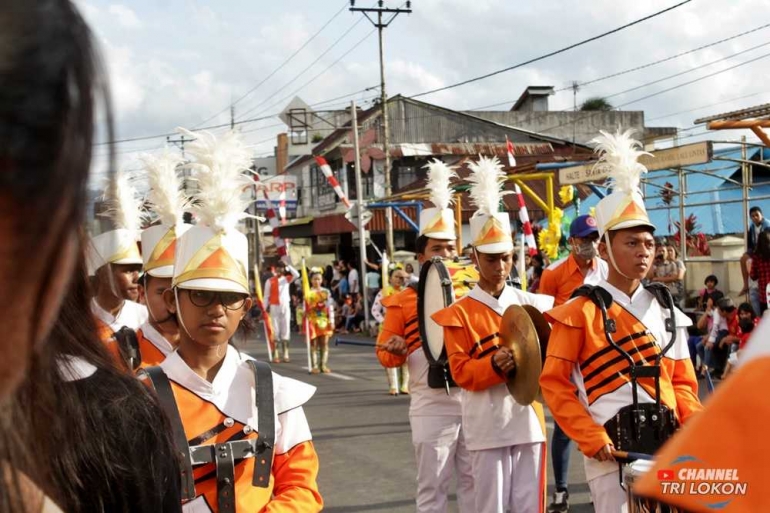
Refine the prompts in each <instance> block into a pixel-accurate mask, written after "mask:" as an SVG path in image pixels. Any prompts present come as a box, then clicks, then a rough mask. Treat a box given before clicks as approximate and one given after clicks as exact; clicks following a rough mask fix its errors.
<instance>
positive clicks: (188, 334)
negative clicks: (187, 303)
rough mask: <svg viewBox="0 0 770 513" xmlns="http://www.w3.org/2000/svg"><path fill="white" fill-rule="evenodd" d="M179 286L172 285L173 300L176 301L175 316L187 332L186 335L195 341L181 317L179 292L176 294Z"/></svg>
mask: <svg viewBox="0 0 770 513" xmlns="http://www.w3.org/2000/svg"><path fill="white" fill-rule="evenodd" d="M178 291H179V288H178V287H174V301H175V302H176V318H177V319H178V320H179V325H180V326H181V327H182V329H183V330H184V332H185V333H187V336H188V337H190V340H192V341H193V342H195V338H194V337H193V336H192V335H190V331H189V330H188V329H187V326H185V324H184V319H182V308H181V307H180V306H179V294H178Z"/></svg>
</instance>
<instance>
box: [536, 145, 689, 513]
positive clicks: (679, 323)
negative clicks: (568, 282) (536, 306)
mask: <svg viewBox="0 0 770 513" xmlns="http://www.w3.org/2000/svg"><path fill="white" fill-rule="evenodd" d="M602 133H603V137H599V138H597V139H595V140H594V141H595V142H597V143H598V146H597V148H598V150H600V151H602V152H603V155H602V157H601V160H600V164H599V165H601V166H606V167H607V168H608V169H609V172H610V177H611V178H613V179H614V183H613V187H614V190H613V192H612V194H610V195H608V196H607V197H605V198H604V199H602V200H601V201H600V202H599V204H598V205H597V207H596V220H597V223H598V225H599V226H598V227H599V236H600V241H601V242H600V243H599V253H600V255H601V256H602V258H604V259H606V260H609V263H610V267H609V275H608V278H607V280H606V281H601V282H600V283H599V284H598V285H597V286H596V287H594V288H592V289H591V290H590V291H588V290H586V291H585V292H586V293H587V294H589V296H588V297H577V298H575V299H573V300H571V301H570V302H568V303H566V304H564V305H562V306H559V307H557V308H554V309H553V310H551V311H550V312H548V313H547V314H546V318H548V320H549V321H550V322H551V323H552V324H553V331H552V333H551V337H550V339H549V343H548V353H547V358H546V361H545V365H544V368H543V372H542V374H541V376H540V386H541V389H542V392H543V397H544V398H545V401H546V403H547V404H548V407H549V408H550V410H551V412H552V413H553V416H554V419H555V420H556V422H558V423H559V425H560V426H561V427H562V428H563V429H564V431H565V433H566V434H567V436H569V437H570V438H571V439H572V440H574V441H575V442H577V444H578V446H579V448H580V450H581V451H582V452H583V454H584V457H585V469H586V477H587V479H588V485H589V487H590V489H591V497H592V499H593V503H594V508H595V509H596V511H597V513H618V512H620V511H621V509H622V508H623V507H624V505H625V503H626V492H625V491H624V490H623V488H621V486H620V480H619V476H618V465H617V463H616V462H615V461H614V457H613V450H614V449H616V448H617V449H623V450H627V451H628V450H631V451H635V452H646V453H653V452H655V450H656V449H657V446H658V445H659V444H660V443H662V440H661V439H665V438H666V437H667V436H670V434H671V433H672V432H673V431H674V429H676V427H677V425H679V424H681V423H683V422H686V421H687V419H688V418H689V417H690V415H692V414H693V413H695V412H698V411H699V410H700V409H701V404H700V402H699V400H698V384H697V380H696V378H695V373H694V370H693V367H692V362H691V360H690V356H689V351H688V348H687V331H686V327H687V326H688V325H690V324H692V322H691V321H690V320H689V318H687V316H685V315H684V314H683V313H682V312H680V311H679V310H677V309H676V308H675V307H674V306H673V301H672V300H671V296H670V294H669V293H668V292H666V291H665V290H664V291H660V294H658V293H657V291H656V290H655V288H652V287H651V288H650V290H648V289H646V288H644V287H642V286H641V280H642V279H643V278H644V277H645V275H646V274H647V272H648V271H649V268H650V266H651V265H652V258H653V254H654V252H655V241H654V239H653V236H652V233H653V230H654V229H655V227H654V226H653V225H652V224H651V223H650V220H649V217H648V215H647V211H646V210H645V207H644V200H643V198H642V196H641V193H640V192H639V190H638V186H639V180H640V175H641V173H642V172H646V168H645V167H644V166H642V165H641V164H639V163H638V162H637V161H636V159H637V158H638V156H639V155H641V154H642V152H640V151H637V148H638V146H640V144H639V143H638V142H637V141H635V140H633V139H631V138H630V136H629V132H626V133H624V134H616V135H615V136H611V135H609V134H606V133H604V132H602ZM674 337H675V338H674ZM610 340H612V342H611V341H610ZM613 344H614V346H613ZM629 360H633V362H634V365H633V367H632V366H631V365H630V362H629ZM656 374H657V376H658V377H657V378H656V377H655V376H656ZM631 376H633V377H634V379H632V377H631ZM634 380H635V381H636V384H634ZM656 381H657V382H656ZM629 426H631V427H629ZM629 432H630V433H633V435H630V436H628V433H629Z"/></svg>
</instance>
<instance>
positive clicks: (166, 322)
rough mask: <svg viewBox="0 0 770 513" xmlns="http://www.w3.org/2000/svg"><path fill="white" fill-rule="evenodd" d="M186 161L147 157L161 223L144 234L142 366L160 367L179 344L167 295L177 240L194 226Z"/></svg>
mask: <svg viewBox="0 0 770 513" xmlns="http://www.w3.org/2000/svg"><path fill="white" fill-rule="evenodd" d="M182 162H183V159H182V157H181V156H180V155H177V154H174V153H171V152H168V151H167V152H165V153H163V154H161V155H160V156H158V157H153V156H146V157H144V163H145V169H146V171H147V177H148V180H149V182H150V192H149V197H148V203H149V205H150V208H151V210H152V212H153V213H154V214H155V215H154V219H152V221H153V222H155V221H157V222H158V223H159V224H155V225H154V226H150V227H149V228H147V229H145V230H143V231H142V248H144V251H143V252H142V259H143V260H144V276H143V277H142V283H143V285H144V291H145V301H146V304H147V312H148V313H149V318H148V319H147V321H146V322H145V323H144V324H142V325H141V326H140V327H139V330H138V331H137V332H136V338H137V341H138V352H139V358H140V362H139V365H140V367H151V366H153V365H159V364H160V363H161V362H162V361H163V360H165V359H166V356H168V355H169V354H170V353H171V352H172V351H173V350H174V349H175V348H176V345H177V343H178V342H179V326H178V325H177V322H176V317H175V316H174V314H172V313H170V312H169V311H168V309H167V308H166V304H165V302H164V301H163V293H164V292H165V291H166V289H170V288H171V278H172V277H173V276H174V254H175V250H176V241H177V238H178V237H179V236H181V235H182V234H183V233H184V232H186V231H187V230H188V229H189V228H190V226H191V225H189V224H185V223H184V221H183V216H184V209H185V207H186V206H188V203H189V202H188V200H187V198H185V197H184V195H183V193H182V192H181V190H180V185H181V184H180V183H179V178H178V177H177V173H176V168H177V166H178V165H179V164H181V163H182Z"/></svg>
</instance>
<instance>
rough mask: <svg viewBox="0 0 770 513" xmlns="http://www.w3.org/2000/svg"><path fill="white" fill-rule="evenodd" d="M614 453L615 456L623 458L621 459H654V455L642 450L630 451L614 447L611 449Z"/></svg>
mask: <svg viewBox="0 0 770 513" xmlns="http://www.w3.org/2000/svg"><path fill="white" fill-rule="evenodd" d="M610 452H611V453H612V457H613V458H617V459H621V460H648V461H652V459H653V457H652V455H651V454H644V453H642V452H628V451H616V450H615V449H613V450H612V451H610Z"/></svg>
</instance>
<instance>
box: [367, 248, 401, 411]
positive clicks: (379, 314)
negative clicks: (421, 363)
mask: <svg viewBox="0 0 770 513" xmlns="http://www.w3.org/2000/svg"><path fill="white" fill-rule="evenodd" d="M385 262H387V260H385V261H384V262H383V265H385ZM405 282H406V273H405V272H404V271H402V270H401V269H399V268H398V267H396V266H393V267H392V268H390V269H389V270H388V285H387V286H386V287H383V288H382V289H380V291H379V292H378V293H377V295H376V296H374V301H373V302H372V312H371V313H372V317H374V320H375V321H377V324H378V325H379V330H380V333H382V329H383V323H384V322H385V305H384V303H383V301H384V300H386V299H387V298H389V297H391V296H393V295H395V294H398V293H399V292H401V291H402V290H404V288H405V287H404V284H405ZM385 373H386V374H387V376H388V393H389V394H390V395H393V396H396V395H398V394H399V392H400V393H402V394H408V393H409V365H408V364H407V362H406V361H404V362H403V363H402V364H401V365H400V366H399V367H387V366H386V368H385Z"/></svg>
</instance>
